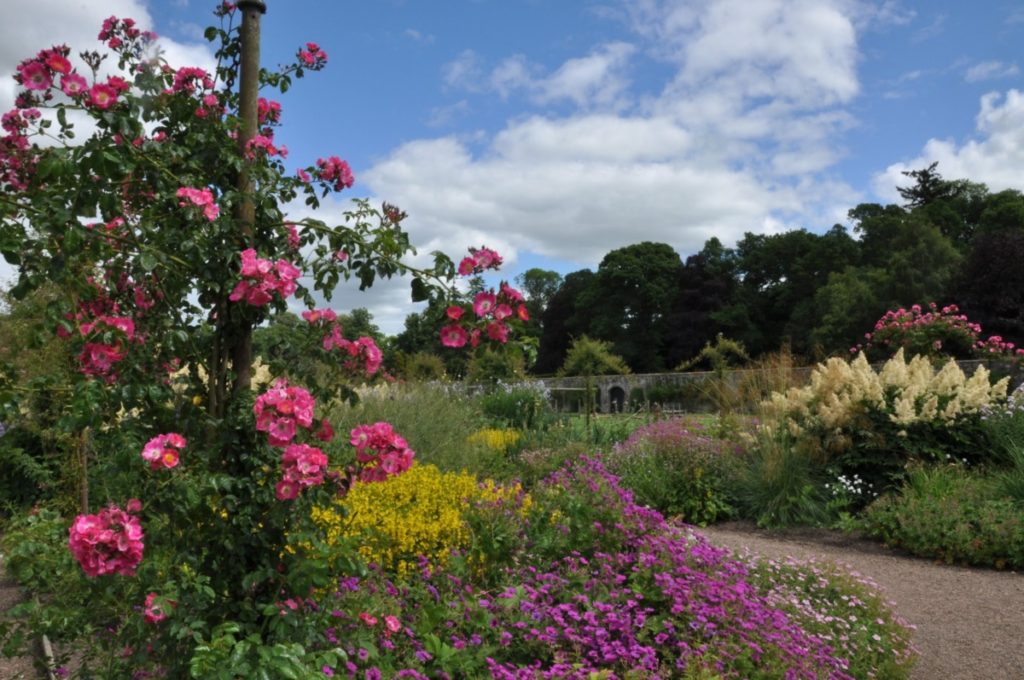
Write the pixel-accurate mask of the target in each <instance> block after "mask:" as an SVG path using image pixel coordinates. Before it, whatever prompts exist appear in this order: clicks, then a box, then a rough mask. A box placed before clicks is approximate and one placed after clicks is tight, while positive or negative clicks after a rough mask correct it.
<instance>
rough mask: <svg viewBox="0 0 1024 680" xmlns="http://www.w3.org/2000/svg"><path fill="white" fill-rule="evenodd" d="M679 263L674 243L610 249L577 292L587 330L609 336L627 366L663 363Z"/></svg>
mask: <svg viewBox="0 0 1024 680" xmlns="http://www.w3.org/2000/svg"><path fill="white" fill-rule="evenodd" d="M682 268H683V263H682V261H681V260H680V258H679V254H678V253H676V251H675V250H673V248H672V246H670V245H667V244H665V243H652V242H650V241H645V242H643V243H637V244H635V245H631V246H626V247H625V248H618V249H616V250H613V251H611V252H609V253H608V254H607V255H605V256H604V259H602V260H601V264H600V266H599V267H598V268H597V274H596V275H595V278H594V282H593V285H591V286H590V287H588V289H587V290H586V291H584V292H583V294H582V295H581V296H580V300H579V303H578V305H579V309H580V310H581V311H582V313H583V314H585V315H586V316H588V317H589V318H590V324H589V330H588V332H589V333H590V334H591V335H593V336H594V337H595V338H598V339H601V340H607V341H609V342H611V343H612V345H613V346H614V347H615V352H616V353H617V354H620V355H621V356H622V357H623V359H625V360H626V363H627V364H629V366H630V368H632V369H633V370H634V371H637V372H655V371H660V370H663V369H664V368H665V367H666V363H665V355H666V351H665V350H666V344H667V340H668V324H669V321H668V319H669V315H670V313H671V311H672V303H673V301H674V300H675V297H676V286H677V284H678V281H679V274H680V272H681V270H682Z"/></svg>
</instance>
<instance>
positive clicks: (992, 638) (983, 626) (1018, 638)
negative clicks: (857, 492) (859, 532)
mask: <svg viewBox="0 0 1024 680" xmlns="http://www.w3.org/2000/svg"><path fill="white" fill-rule="evenodd" d="M698 531H699V532H700V533H702V534H704V535H705V536H706V537H707V538H708V539H709V540H710V541H711V543H713V544H715V545H721V546H724V547H727V548H730V549H732V550H734V551H737V552H740V551H743V550H749V551H750V552H751V553H753V554H755V555H761V556H764V557H768V558H773V559H779V558H785V557H787V556H793V557H796V558H800V559H808V558H814V559H817V560H828V561H832V562H835V563H837V564H841V565H848V566H849V567H850V568H851V569H853V570H854V571H857V572H859V573H860V574H861V575H863V576H867V577H869V578H870V579H872V580H873V581H875V582H876V583H878V585H879V586H880V588H881V590H882V591H883V593H884V595H885V596H886V597H887V598H888V599H890V600H892V601H894V602H895V603H896V611H897V612H898V613H899V614H900V615H901V616H902V617H903V618H904V619H906V620H907V621H908V622H910V623H911V624H913V625H915V626H917V633H916V635H915V639H914V643H915V646H916V647H917V648H918V649H919V650H920V652H921V657H920V660H919V661H918V663H917V666H916V667H915V669H914V672H913V673H912V675H911V678H913V680H1024V575H1022V574H1019V573H1016V572H998V571H993V570H986V569H974V568H964V567H953V566H948V565H944V564H936V563H933V562H931V561H929V560H924V559H920V558H913V557H907V556H905V555H903V554H900V553H898V552H897V551H894V550H888V549H886V548H885V547H883V546H881V545H879V544H878V543H875V542H872V541H868V540H865V539H858V538H852V537H850V536H847V535H844V534H841V533H838V532H832V531H827V530H819V529H798V530H788V531H779V532H765V531H761V530H758V529H756V528H755V527H753V526H752V525H749V524H743V523H727V524H719V525H715V526H713V527H709V528H707V529H698Z"/></svg>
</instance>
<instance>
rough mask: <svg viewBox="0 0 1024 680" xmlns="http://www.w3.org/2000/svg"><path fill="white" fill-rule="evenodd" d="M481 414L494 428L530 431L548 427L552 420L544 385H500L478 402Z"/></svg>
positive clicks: (536, 383)
mask: <svg viewBox="0 0 1024 680" xmlns="http://www.w3.org/2000/svg"><path fill="white" fill-rule="evenodd" d="M479 405H480V410H481V411H483V414H484V415H485V416H486V417H487V418H488V419H490V420H491V422H492V424H493V425H494V426H496V427H514V428H517V429H520V430H531V429H537V428H541V427H543V426H545V425H547V424H548V423H549V422H550V420H551V416H552V412H551V403H550V393H549V391H548V389H547V388H546V387H545V386H544V383H542V382H540V381H537V382H520V383H512V384H506V383H499V384H498V385H497V386H496V387H495V388H494V389H492V390H490V391H488V392H486V393H485V394H484V395H482V396H481V397H480V398H479Z"/></svg>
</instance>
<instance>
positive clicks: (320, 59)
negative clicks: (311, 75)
mask: <svg viewBox="0 0 1024 680" xmlns="http://www.w3.org/2000/svg"><path fill="white" fill-rule="evenodd" d="M299 62H300V63H301V65H302V67H303V68H308V69H310V70H312V71H318V70H320V69H322V68H323V67H324V66H326V65H327V53H326V52H324V51H323V50H322V49H320V46H319V45H317V44H316V43H315V42H308V43H306V47H305V49H302V48H300V49H299Z"/></svg>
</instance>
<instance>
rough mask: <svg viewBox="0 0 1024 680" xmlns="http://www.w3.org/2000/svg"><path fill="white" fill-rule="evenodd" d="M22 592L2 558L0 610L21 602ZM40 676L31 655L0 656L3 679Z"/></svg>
mask: <svg viewBox="0 0 1024 680" xmlns="http://www.w3.org/2000/svg"><path fill="white" fill-rule="evenodd" d="M21 598H22V594H21V591H20V589H19V588H18V586H17V585H16V584H15V583H14V582H13V581H11V580H10V579H8V578H7V577H6V575H5V574H4V572H3V559H2V558H0V612H3V611H7V610H8V609H10V608H11V607H13V606H14V605H16V604H18V603H19V602H21ZM37 677H39V675H38V673H37V672H36V670H35V668H34V667H33V665H32V659H31V658H29V657H17V658H14V659H7V658H4V657H3V656H0V678H3V680H30V679H31V678H37Z"/></svg>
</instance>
